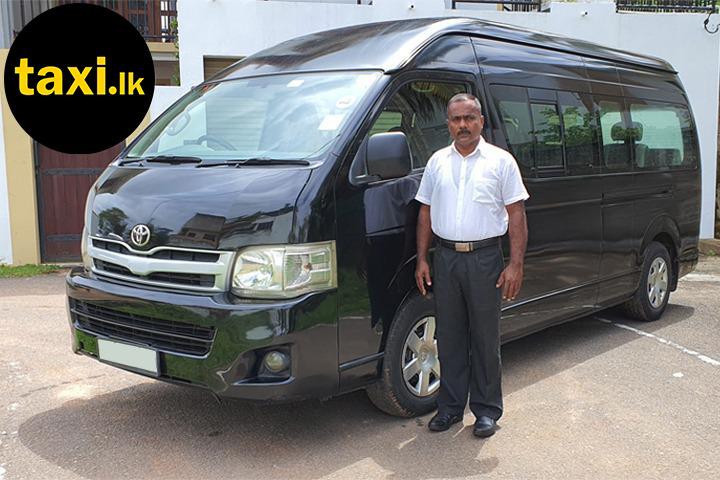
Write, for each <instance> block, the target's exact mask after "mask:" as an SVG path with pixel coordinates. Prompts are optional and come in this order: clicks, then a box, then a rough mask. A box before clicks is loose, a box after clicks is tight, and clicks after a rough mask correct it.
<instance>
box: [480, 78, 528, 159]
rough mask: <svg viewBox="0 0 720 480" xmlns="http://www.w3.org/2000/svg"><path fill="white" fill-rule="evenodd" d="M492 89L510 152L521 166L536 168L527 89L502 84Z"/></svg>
mask: <svg viewBox="0 0 720 480" xmlns="http://www.w3.org/2000/svg"><path fill="white" fill-rule="evenodd" d="M491 91H492V95H493V97H494V98H495V99H496V102H497V108H498V111H499V112H500V117H501V121H502V127H503V131H504V132H505V138H507V143H508V147H509V149H510V153H512V154H513V156H514V157H515V159H516V160H517V162H518V164H519V165H520V166H521V167H525V169H527V170H530V169H532V168H534V167H535V161H534V153H533V124H532V117H531V115H530V103H529V102H528V96H527V91H526V90H525V89H524V88H520V87H507V86H502V85H493V86H492V87H491Z"/></svg>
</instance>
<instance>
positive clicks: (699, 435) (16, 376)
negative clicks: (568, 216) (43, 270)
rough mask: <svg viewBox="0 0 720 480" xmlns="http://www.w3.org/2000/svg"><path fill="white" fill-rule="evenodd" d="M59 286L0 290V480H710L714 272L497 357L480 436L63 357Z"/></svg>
mask: <svg viewBox="0 0 720 480" xmlns="http://www.w3.org/2000/svg"><path fill="white" fill-rule="evenodd" d="M65 309H66V307H65V296H64V279H63V275H62V274H51V275H46V276H41V277H35V278H30V279H18V280H0V480H11V479H25V478H28V479H36V478H49V479H50V478H51V479H76V478H89V479H104V478H153V479H157V478H172V479H180V478H188V479H204V478H236V479H237V478H247V479H262V480H268V479H274V478H279V479H299V480H302V479H317V478H322V479H331V478H332V479H335V478H337V479H341V478H352V479H365V478H392V479H412V480H424V479H431V478H453V479H454V478H503V479H507V478H518V479H533V478H541V479H562V478H567V479H616V478H618V479H619V478H623V479H624V478H633V479H646V478H667V479H700V478H702V479H716V478H720V315H718V312H720V259H718V258H716V257H704V258H703V261H702V262H701V264H700V266H699V268H698V270H697V271H696V272H695V273H693V274H691V275H690V276H688V277H686V278H685V279H683V280H682V281H681V283H680V286H679V289H678V291H677V292H674V293H673V294H672V295H671V297H670V305H669V307H668V309H667V311H666V313H665V315H664V317H663V318H662V319H660V320H659V321H657V322H652V323H642V322H635V321H632V320H629V319H627V318H625V317H623V316H622V314H620V313H618V312H614V311H607V312H602V313H600V314H597V315H593V316H591V317H586V318H583V319H580V320H576V321H573V322H570V323H566V324H563V325H560V326H557V327H553V328H550V329H547V330H545V331H543V332H540V333H537V334H535V335H532V336H529V337H526V338H524V339H521V340H518V341H515V342H512V343H510V344H507V345H505V346H504V347H503V352H502V353H503V375H504V376H503V389H504V394H505V414H504V416H503V418H502V419H501V421H500V427H501V428H500V430H499V431H498V432H497V434H496V435H495V436H493V437H491V438H489V439H487V440H480V439H477V438H474V437H473V435H472V422H473V417H472V414H470V413H469V412H468V413H467V414H466V416H465V420H464V425H462V424H458V425H456V426H455V427H454V428H452V429H451V430H450V431H448V432H444V433H439V434H438V433H431V432H429V431H428V430H427V426H426V424H427V422H428V421H429V419H430V417H431V415H427V416H424V417H421V418H416V419H399V418H393V417H390V416H388V415H385V414H383V413H381V412H380V411H378V410H376V409H375V408H374V407H373V405H372V404H371V403H370V401H369V400H368V399H367V398H366V396H365V394H364V393H363V392H355V393H351V394H348V395H345V396H341V397H338V398H334V399H331V400H327V401H318V400H313V401H306V402H300V403H294V404H289V405H267V406H263V405H253V404H248V403H244V402H239V401H226V402H223V403H222V404H218V402H217V401H216V400H215V399H214V398H213V397H212V396H210V395H209V394H207V393H205V392H202V391H198V390H191V389H187V388H182V387H179V386H174V385H169V384H166V383H162V382H157V381H153V380H150V379H146V378H144V377H140V376H137V375H133V374H131V373H127V372H124V371H121V370H118V369H115V368H112V367H109V366H106V365H103V364H100V363H98V362H96V361H94V360H92V359H90V358H86V357H82V356H77V355H74V354H73V353H72V352H71V350H70V335H69V329H68V324H67V318H66V310H65Z"/></svg>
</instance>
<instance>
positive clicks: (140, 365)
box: [97, 338, 158, 375]
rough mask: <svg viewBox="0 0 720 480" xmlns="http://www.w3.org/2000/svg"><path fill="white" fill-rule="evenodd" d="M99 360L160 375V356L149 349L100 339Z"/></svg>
mask: <svg viewBox="0 0 720 480" xmlns="http://www.w3.org/2000/svg"><path fill="white" fill-rule="evenodd" d="M97 342H98V358H99V359H100V360H103V361H105V362H111V363H115V364H118V365H123V366H126V367H131V368H135V369H137V370H142V371H144V372H147V373H152V374H153V375H158V354H157V352H156V351H155V350H150V349H149V348H143V347H136V346H135V345H128V344H126V343H118V342H111V341H110V340H105V339H102V338H98V341H97Z"/></svg>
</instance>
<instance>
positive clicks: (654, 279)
mask: <svg viewBox="0 0 720 480" xmlns="http://www.w3.org/2000/svg"><path fill="white" fill-rule="evenodd" d="M671 265H672V263H671V262H670V254H669V253H668V251H667V248H665V246H664V245H663V244H661V243H659V242H651V243H650V245H648V247H647V249H646V250H645V258H644V260H643V264H642V271H641V276H640V286H639V287H638V289H637V291H636V292H635V295H634V296H633V298H631V299H630V300H628V301H627V302H625V304H624V305H623V308H624V310H625V313H626V314H627V315H628V316H630V317H632V318H634V319H636V320H642V321H645V322H651V321H653V320H657V319H658V318H660V317H661V316H662V314H663V312H664V311H665V308H666V307H667V304H668V298H669V297H670V290H669V286H670V278H671V276H672V273H673V272H672V270H671V269H672V266H671Z"/></svg>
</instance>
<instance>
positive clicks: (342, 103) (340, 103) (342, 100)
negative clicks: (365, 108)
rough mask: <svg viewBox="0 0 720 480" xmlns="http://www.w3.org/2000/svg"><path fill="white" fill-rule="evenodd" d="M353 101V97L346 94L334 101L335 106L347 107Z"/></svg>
mask: <svg viewBox="0 0 720 480" xmlns="http://www.w3.org/2000/svg"><path fill="white" fill-rule="evenodd" d="M353 103H355V97H353V96H352V95H347V96H345V97H342V98H340V99H339V100H338V101H337V103H335V108H348V107H349V106H350V105H352V104H353Z"/></svg>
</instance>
